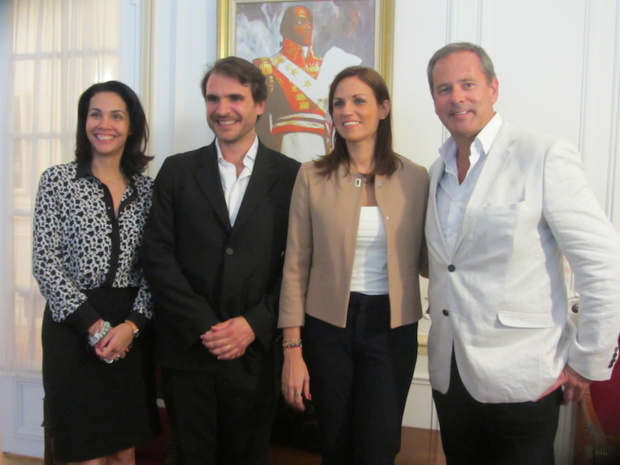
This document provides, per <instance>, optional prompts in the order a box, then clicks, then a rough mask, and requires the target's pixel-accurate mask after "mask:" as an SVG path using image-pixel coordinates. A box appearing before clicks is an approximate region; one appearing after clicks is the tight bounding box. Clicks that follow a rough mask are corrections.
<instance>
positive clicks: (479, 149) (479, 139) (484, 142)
mask: <svg viewBox="0 0 620 465" xmlns="http://www.w3.org/2000/svg"><path fill="white" fill-rule="evenodd" d="M501 126H502V117H501V116H500V114H499V113H495V115H494V116H493V118H491V120H490V121H489V122H488V123H487V124H486V126H485V127H483V128H482V130H481V131H480V132H479V133H478V135H477V136H476V139H474V142H473V143H472V144H471V145H472V147H471V156H470V162H471V165H472V166H473V165H475V164H476V162H477V161H478V160H479V159H480V156H482V155H488V154H489V151H490V150H491V145H493V141H494V140H495V137H496V136H497V133H498V132H499V128H500V127H501ZM439 155H440V156H441V158H442V159H443V162H444V163H445V165H446V166H452V165H453V164H455V158H456V143H455V142H454V139H453V138H452V136H450V137H449V138H448V139H447V140H446V141H445V142H444V143H443V144H442V146H441V147H440V148H439Z"/></svg>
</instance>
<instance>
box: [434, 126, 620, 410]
mask: <svg viewBox="0 0 620 465" xmlns="http://www.w3.org/2000/svg"><path fill="white" fill-rule="evenodd" d="M444 167H445V165H444V163H443V161H442V160H441V158H440V159H439V160H437V161H436V162H435V163H434V164H433V165H432V166H431V168H430V192H429V205H428V210H427V218H426V239H427V243H428V248H429V267H430V270H429V273H430V274H429V278H430V282H429V304H430V309H429V312H430V316H431V319H432V325H431V329H430V333H429V373H430V380H431V385H432V387H433V388H434V389H437V390H438V391H440V392H442V393H445V392H447V390H448V387H449V383H450V361H451V354H452V350H453V348H454V352H455V356H456V362H457V366H458V368H459V372H460V375H461V378H462V380H463V383H464V385H465V387H466V388H467V390H468V391H469V392H470V394H471V395H472V396H473V397H474V398H475V399H476V400H478V401H480V402H488V403H504V402H524V401H530V400H535V399H537V398H538V397H539V396H540V395H541V394H542V393H543V392H544V391H545V390H547V389H548V388H549V387H550V386H551V385H553V383H554V382H555V381H556V380H557V378H558V377H559V375H560V373H561V371H562V369H563V367H564V366H565V365H566V364H567V363H568V364H569V365H570V366H571V367H572V368H573V369H575V370H576V371H577V372H578V373H580V374H581V375H582V376H585V377H586V378H589V379H592V380H604V379H608V378H609V377H610V375H611V371H612V368H613V364H614V362H615V360H616V359H617V357H618V347H617V340H618V331H619V330H620V238H619V236H618V234H617V232H616V231H615V229H614V227H613V226H612V225H611V223H610V222H609V220H608V219H607V218H606V216H605V214H604V212H603V211H602V209H601V208H600V206H599V204H598V202H597V201H596V198H595V197H594V193H593V192H592V190H591V188H590V187H589V185H588V182H587V179H586V175H585V173H584V171H583V168H582V165H581V162H580V157H579V154H578V153H577V151H576V150H575V149H574V148H573V147H572V146H571V145H570V144H568V143H567V142H564V141H560V140H557V139H553V138H550V137H547V136H543V135H539V134H534V133H531V132H526V131H523V130H518V129H516V128H514V127H513V126H511V125H509V124H508V123H506V122H504V123H503V124H502V126H501V128H500V130H499V132H498V134H497V136H496V138H495V140H494V142H493V144H492V146H491V149H490V151H489V154H488V158H487V160H486V163H485V165H484V167H483V170H482V172H481V173H480V178H479V179H478V182H477V184H476V186H475V189H474V191H473V193H472V196H471V198H470V200H469V203H468V205H467V207H466V211H465V215H464V218H463V224H462V229H461V231H460V233H459V235H458V236H457V240H456V243H455V247H454V250H453V251H449V250H447V246H446V241H445V239H444V236H443V233H442V229H441V225H440V222H439V218H438V214H437V186H438V183H439V180H440V178H441V176H442V174H443V172H444ZM562 254H564V255H565V256H566V258H567V259H568V262H569V263H570V266H571V268H572V270H573V271H574V273H575V282H576V289H577V291H578V293H579V295H580V307H579V316H578V317H579V324H578V328H576V327H575V325H573V324H572V323H571V321H570V320H569V319H568V303H567V291H566V286H565V281H564V271H563V259H562Z"/></svg>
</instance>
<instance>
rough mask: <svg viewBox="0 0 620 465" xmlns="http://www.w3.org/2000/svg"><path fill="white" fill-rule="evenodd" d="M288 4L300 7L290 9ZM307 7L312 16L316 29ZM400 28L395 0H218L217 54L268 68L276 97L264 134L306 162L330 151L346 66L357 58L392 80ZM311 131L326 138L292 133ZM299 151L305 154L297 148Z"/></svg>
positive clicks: (263, 120) (270, 101) (259, 130)
mask: <svg viewBox="0 0 620 465" xmlns="http://www.w3.org/2000/svg"><path fill="white" fill-rule="evenodd" d="M291 7H296V8H291ZM299 7H302V8H299ZM287 10H288V11H289V13H291V10H295V14H293V15H288V16H287V15H285V12H286V11H287ZM300 10H305V11H306V13H305V14H309V16H311V19H312V23H310V24H311V25H312V26H311V27H310V32H308V31H307V28H308V25H307V23H306V20H305V19H302V18H300V17H299V16H298V14H301V13H298V12H299V11H300ZM302 16H303V14H302ZM300 21H301V22H300ZM302 23H303V24H305V25H304V26H302V25H301V24H302ZM304 28H306V31H305V32H303V29H304ZM393 29H394V1H393V0H310V1H309V0H305V1H291V0H218V44H217V54H218V58H223V57H227V56H231V55H233V56H238V57H240V58H244V59H246V60H248V61H252V62H253V63H254V64H256V65H257V66H258V67H259V68H261V71H262V72H263V74H265V76H266V77H267V80H268V84H269V90H270V94H269V95H270V96H269V97H268V99H267V107H268V110H267V111H266V113H268V114H267V115H265V116H263V117H261V119H260V120H259V124H258V125H257V133H258V135H259V138H260V139H261V141H262V142H263V143H265V144H266V145H267V146H269V147H271V148H273V149H274V150H278V151H280V152H282V153H285V154H286V155H289V156H291V157H293V158H296V159H297V160H299V161H302V162H303V161H308V160H309V159H313V158H315V157H316V156H320V155H323V154H325V153H327V152H328V151H329V150H330V144H331V142H330V141H331V139H330V138H331V132H332V126H331V120H330V117H329V114H328V113H327V104H326V102H327V94H328V87H329V83H330V82H331V81H332V79H333V77H334V76H335V75H336V74H337V72H338V71H340V70H341V69H343V68H345V67H347V66H352V65H361V66H367V67H370V68H374V69H375V70H377V71H378V72H379V73H380V74H381V75H382V76H383V78H384V79H385V81H386V83H387V85H388V87H391V78H392V75H391V72H392V56H393V53H392V52H393V37H394V33H393ZM282 31H284V32H282ZM302 42H303V44H302ZM302 54H303V57H302ZM285 66H286V67H287V71H289V72H290V73H289V74H287V72H285V69H284V67H285ZM280 71H282V72H281V73H280ZM274 90H275V92H274ZM272 94H273V95H272ZM304 105H305V106H304ZM304 131H305V132H306V133H311V132H314V133H316V134H315V135H319V136H320V137H322V142H320V141H319V142H316V141H308V139H307V138H306V139H303V138H298V139H294V138H293V137H292V136H293V133H296V134H295V135H296V136H298V135H299V133H301V132H304ZM306 135H307V134H306ZM308 137H309V136H308ZM291 141H292V142H291ZM297 150H302V151H305V153H303V154H302V153H299V154H297V153H293V152H296V151H297Z"/></svg>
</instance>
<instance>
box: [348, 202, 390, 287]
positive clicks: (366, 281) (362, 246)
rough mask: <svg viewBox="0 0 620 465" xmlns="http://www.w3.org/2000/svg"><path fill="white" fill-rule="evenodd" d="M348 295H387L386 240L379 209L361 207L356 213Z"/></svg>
mask: <svg viewBox="0 0 620 465" xmlns="http://www.w3.org/2000/svg"><path fill="white" fill-rule="evenodd" d="M351 291H352V292H361V293H363V294H368V295H383V294H387V293H388V272H387V240H386V236H385V226H384V224H383V218H382V217H381V212H380V211H379V207H362V210H361V212H360V222H359V227H358V231H357V243H356V246H355V258H354V260H353V275H352V276H351Z"/></svg>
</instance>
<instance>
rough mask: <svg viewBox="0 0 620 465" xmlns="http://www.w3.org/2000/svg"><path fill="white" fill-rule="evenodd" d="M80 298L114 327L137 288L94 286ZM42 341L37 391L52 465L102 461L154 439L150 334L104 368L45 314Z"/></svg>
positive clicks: (81, 340) (77, 337)
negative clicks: (45, 411) (41, 394)
mask: <svg viewBox="0 0 620 465" xmlns="http://www.w3.org/2000/svg"><path fill="white" fill-rule="evenodd" d="M84 293H85V294H86V295H87V296H88V301H89V303H90V304H91V305H92V306H93V307H94V308H95V309H96V310H97V312H98V313H99V315H101V317H102V318H103V319H104V320H107V321H109V322H110V323H111V324H112V326H116V325H118V324H120V323H122V322H123V321H125V318H126V317H127V316H128V314H129V312H130V311H131V308H132V305H133V302H134V299H135V297H136V294H137V289H135V288H132V289H118V288H100V289H94V290H89V291H85V292H84ZM42 342H43V387H44V389H45V400H46V403H47V405H48V408H49V414H50V420H51V425H52V428H53V435H54V436H53V438H54V455H55V458H56V460H59V461H64V462H82V461H86V460H90V459H94V458H99V457H105V456H107V455H110V454H112V453H114V452H119V451H122V450H125V449H129V448H131V447H133V446H135V445H136V444H137V443H139V442H141V441H144V440H147V439H150V438H152V437H154V436H155V435H157V434H158V433H159V431H160V427H159V420H158V416H157V406H156V403H155V397H156V396H155V376H154V364H153V361H152V360H153V359H152V347H151V346H152V341H151V338H150V335H149V331H148V330H146V331H144V332H143V333H142V334H141V335H140V337H138V338H136V339H134V340H133V346H132V348H131V350H130V351H129V352H128V353H127V356H126V357H125V358H124V359H122V360H119V361H117V362H114V363H111V364H107V363H105V362H103V361H101V360H100V359H99V357H97V356H96V355H95V351H94V349H93V348H92V347H90V346H89V344H88V336H87V334H85V333H81V332H78V331H77V330H76V329H75V328H73V327H72V326H70V325H68V324H66V323H56V322H54V321H53V320H52V315H51V311H50V310H49V308H46V309H45V314H44V317H43V329H42Z"/></svg>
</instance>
